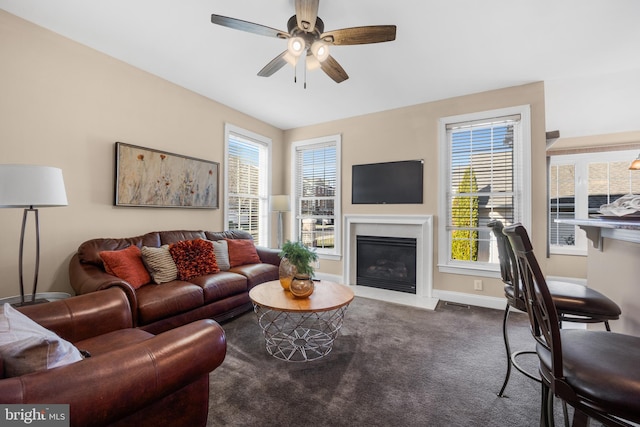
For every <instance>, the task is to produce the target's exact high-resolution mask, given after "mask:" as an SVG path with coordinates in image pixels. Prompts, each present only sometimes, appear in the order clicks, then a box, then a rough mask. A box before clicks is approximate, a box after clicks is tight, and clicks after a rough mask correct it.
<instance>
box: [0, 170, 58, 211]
mask: <svg viewBox="0 0 640 427" xmlns="http://www.w3.org/2000/svg"><path fill="white" fill-rule="evenodd" d="M67 204H68V203H67V192H66V191H65V189H64V179H63V178H62V170H61V169H59V168H54V167H51V166H36V165H0V207H2V208H24V207H30V206H34V207H48V206H67Z"/></svg>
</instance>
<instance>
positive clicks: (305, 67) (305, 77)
mask: <svg viewBox="0 0 640 427" xmlns="http://www.w3.org/2000/svg"><path fill="white" fill-rule="evenodd" d="M304 88H305V89H306V88H307V64H306V63H305V64H304Z"/></svg>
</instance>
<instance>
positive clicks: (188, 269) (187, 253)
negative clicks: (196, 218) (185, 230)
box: [169, 239, 220, 280]
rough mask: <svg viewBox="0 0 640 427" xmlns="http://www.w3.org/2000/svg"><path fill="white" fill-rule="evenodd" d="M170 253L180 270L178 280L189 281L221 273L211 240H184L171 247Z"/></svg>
mask: <svg viewBox="0 0 640 427" xmlns="http://www.w3.org/2000/svg"><path fill="white" fill-rule="evenodd" d="M169 252H171V256H172V257H173V260H174V261H175V263H176V267H177V268H178V279H180V280H189V279H191V278H192V277H197V276H202V275H204V274H211V273H217V272H218V271H220V269H219V268H218V264H217V263H216V256H215V254H214V252H213V244H212V243H211V242H210V241H209V240H204V239H196V240H183V241H180V242H177V243H172V244H171V245H169Z"/></svg>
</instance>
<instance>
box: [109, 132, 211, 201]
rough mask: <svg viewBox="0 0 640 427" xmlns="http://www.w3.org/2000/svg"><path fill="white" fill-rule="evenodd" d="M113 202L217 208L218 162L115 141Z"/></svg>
mask: <svg viewBox="0 0 640 427" xmlns="http://www.w3.org/2000/svg"><path fill="white" fill-rule="evenodd" d="M115 163H116V179H115V205H116V206H135V207H160V208H200V209H218V208H219V201H218V183H219V173H220V164H219V163H217V162H211V161H207V160H202V159H196V158H194V157H188V156H183V155H180V154H174V153H168V152H166V151H160V150H154V149H151V148H145V147H139V146H136V145H131V144H125V143H123V142H116V162H115Z"/></svg>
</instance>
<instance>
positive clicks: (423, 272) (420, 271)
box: [342, 214, 433, 299]
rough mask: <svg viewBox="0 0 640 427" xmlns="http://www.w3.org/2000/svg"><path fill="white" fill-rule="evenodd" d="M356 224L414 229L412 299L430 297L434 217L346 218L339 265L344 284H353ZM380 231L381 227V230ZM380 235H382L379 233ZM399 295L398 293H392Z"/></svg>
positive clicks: (376, 216) (364, 216)
mask: <svg viewBox="0 0 640 427" xmlns="http://www.w3.org/2000/svg"><path fill="white" fill-rule="evenodd" d="M357 224H373V225H378V224H380V225H383V226H385V225H386V226H387V227H388V226H390V225H397V226H416V227H414V228H419V230H417V231H418V232H417V233H415V235H416V237H417V242H416V243H417V246H416V260H417V263H416V293H415V297H417V298H419V299H421V298H427V299H430V298H432V294H431V292H432V289H433V215H352V214H349V215H345V216H344V226H345V233H344V248H345V250H344V257H343V263H342V268H343V270H342V275H343V278H342V280H343V283H346V284H348V285H355V283H351V282H352V280H353V281H355V273H354V272H353V271H352V270H354V266H355V263H356V261H355V247H354V242H355V233H354V232H353V231H355V227H356V226H357ZM380 228H381V230H382V229H384V227H380ZM380 235H383V234H380ZM394 293H398V292H394Z"/></svg>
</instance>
